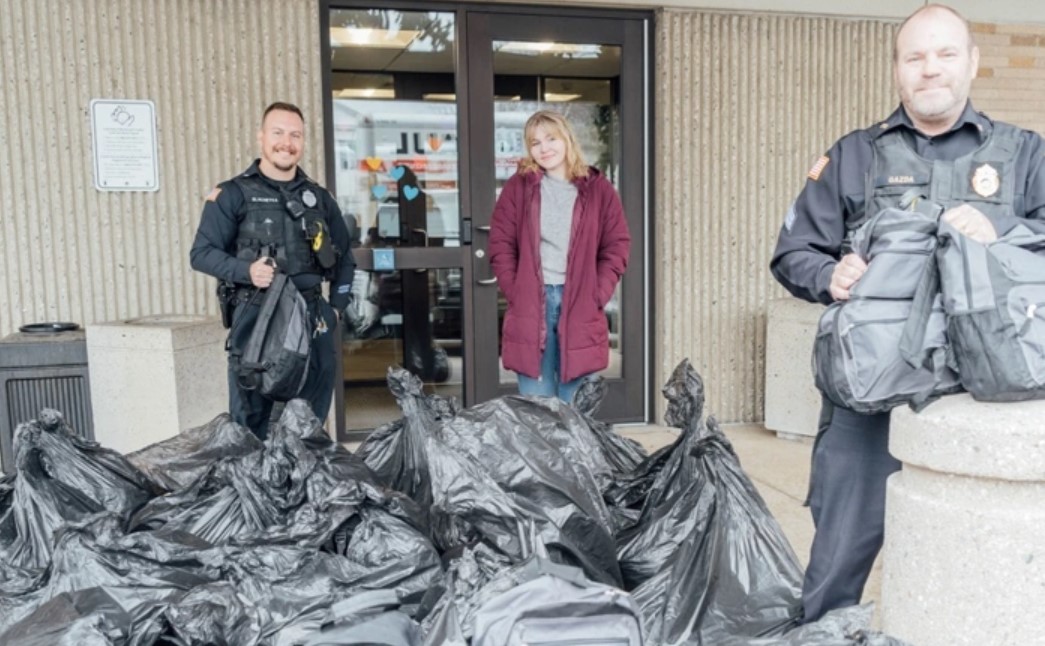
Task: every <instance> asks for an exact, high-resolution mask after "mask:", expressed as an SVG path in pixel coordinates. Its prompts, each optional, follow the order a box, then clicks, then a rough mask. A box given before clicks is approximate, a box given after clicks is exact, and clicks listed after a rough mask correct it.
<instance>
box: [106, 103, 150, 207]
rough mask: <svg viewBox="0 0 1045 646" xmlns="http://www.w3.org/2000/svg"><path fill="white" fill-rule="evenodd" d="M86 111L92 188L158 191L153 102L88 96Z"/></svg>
mask: <svg viewBox="0 0 1045 646" xmlns="http://www.w3.org/2000/svg"><path fill="white" fill-rule="evenodd" d="M90 114H91V141H92V144H93V147H94V187H95V188H96V189H98V190H99V191H158V190H159V188H160V166H159V155H158V154H157V150H156V106H155V105H154V104H153V102H152V101H137V100H126V101H124V100H117V99H92V100H91V105H90Z"/></svg>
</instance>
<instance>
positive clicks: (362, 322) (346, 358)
mask: <svg viewBox="0 0 1045 646" xmlns="http://www.w3.org/2000/svg"><path fill="white" fill-rule="evenodd" d="M461 275H462V272H461V269H460V268H459V267H450V268H442V269H400V270H398V271H391V272H377V271H362V270H359V271H357V272H356V277H355V281H354V282H353V285H352V292H353V295H354V296H355V305H354V307H353V310H352V314H351V315H350V316H348V317H346V319H345V324H344V325H342V344H341V356H342V359H343V361H342V365H343V378H344V382H345V408H346V411H345V419H346V422H347V423H346V428H348V429H349V430H362V429H370V428H374V427H376V426H379V425H381V424H384V423H386V422H389V421H392V420H394V419H397V418H398V417H400V413H399V409H398V407H397V406H396V403H395V399H394V398H393V397H392V394H391V393H390V392H389V390H388V385H387V382H386V377H387V374H388V367H389V366H402V367H404V368H406V369H407V370H409V371H410V372H412V373H414V374H415V375H418V376H419V377H421V380H422V381H423V382H424V383H425V390H426V392H432V393H438V394H440V395H445V396H454V397H457V398H458V400H461V399H462V397H463V383H464V380H463V377H462V375H463V367H462V359H463V356H462V354H463V353H462V345H463V344H462V342H461V341H462V339H461V330H462V325H461Z"/></svg>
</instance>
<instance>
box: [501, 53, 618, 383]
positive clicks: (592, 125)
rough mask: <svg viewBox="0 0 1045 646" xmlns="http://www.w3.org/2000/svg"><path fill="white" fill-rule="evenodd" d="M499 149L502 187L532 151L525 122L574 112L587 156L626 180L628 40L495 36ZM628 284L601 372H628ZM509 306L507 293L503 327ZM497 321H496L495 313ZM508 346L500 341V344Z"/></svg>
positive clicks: (611, 312)
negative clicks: (623, 130) (623, 83)
mask: <svg viewBox="0 0 1045 646" xmlns="http://www.w3.org/2000/svg"><path fill="white" fill-rule="evenodd" d="M493 50H494V51H493V61H494V105H493V110H494V150H495V159H496V169H495V175H496V180H497V181H496V191H497V194H498V195H499V194H500V191H501V187H502V186H504V183H505V182H507V181H508V179H509V178H510V177H511V176H512V175H513V174H514V173H515V171H516V168H517V167H518V164H519V162H520V161H522V159H523V158H524V156H525V154H526V148H525V145H526V144H525V142H524V141H523V127H524V125H525V123H526V119H527V118H529V116H530V115H531V114H533V113H534V112H536V111H537V110H556V111H558V112H561V113H562V114H564V115H565V116H566V119H567V121H569V123H570V126H571V127H572V128H573V131H574V132H575V133H576V135H577V138H578V141H579V144H580V148H581V152H582V153H583V155H584V158H585V159H586V160H587V162H588V163H589V164H590V165H592V166H595V167H596V168H598V169H599V170H600V171H601V172H602V173H603V174H604V175H606V177H607V178H608V179H609V180H610V182H611V183H612V184H613V185H614V186H619V177H618V174H619V168H620V150H621V138H620V110H619V108H620V105H619V100H618V90H619V86H620V69H621V66H620V60H621V48H620V47H617V46H607V45H592V44H577V43H551V42H528V41H494V43H493ZM620 303H621V287H620V285H618V286H617V290H616V293H615V294H614V296H613V298H612V299H611V300H610V302H609V304H607V306H606V318H607V321H608V324H609V330H610V363H609V366H608V367H607V368H606V369H605V370H603V371H602V372H600V373H599V374H600V375H602V376H604V377H607V378H620V377H621V375H622V372H621V368H622V360H621V357H622V351H623V348H622V341H623V338H624V337H623V334H622V329H621V328H622V325H621V322H622V320H621V319H622V317H621V314H620ZM504 310H505V301H504V296H503V295H501V296H500V297H499V302H498V317H497V333H498V339H499V338H500V336H499V335H500V332H501V324H502V322H503V317H504ZM490 324H491V325H492V324H493V322H492V321H491V322H490ZM498 347H500V344H498ZM500 381H501V384H502V385H503V386H509V387H515V384H516V377H515V373H513V372H511V371H508V370H505V369H504V367H503V365H501V366H500Z"/></svg>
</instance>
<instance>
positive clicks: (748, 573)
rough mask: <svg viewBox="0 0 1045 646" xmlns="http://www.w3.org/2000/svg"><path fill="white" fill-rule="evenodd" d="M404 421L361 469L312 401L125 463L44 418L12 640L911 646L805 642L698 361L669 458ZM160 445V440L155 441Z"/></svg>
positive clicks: (371, 450) (277, 645)
mask: <svg viewBox="0 0 1045 646" xmlns="http://www.w3.org/2000/svg"><path fill="white" fill-rule="evenodd" d="M388 383H389V387H390V388H391V390H392V392H393V393H394V394H395V396H396V398H397V399H398V401H399V405H400V407H401V408H402V411H403V417H402V419H400V420H399V421H397V422H395V423H393V424H389V425H387V426H385V427H382V428H380V429H378V430H377V431H375V432H374V433H373V434H372V435H371V436H370V437H369V438H368V440H367V441H366V442H365V443H364V444H363V445H362V446H361V447H360V448H359V450H358V451H357V452H356V453H355V454H353V453H351V452H349V451H348V450H346V449H345V448H343V447H342V446H340V445H339V444H336V443H334V442H332V441H331V440H330V439H329V438H328V437H327V435H326V433H325V432H324V431H323V429H322V427H321V423H320V421H319V420H317V419H316V418H315V416H314V415H313V414H312V413H311V411H310V409H309V407H308V406H307V404H306V403H305V402H303V401H299V400H295V401H292V402H290V403H288V404H287V405H286V407H285V408H284V410H283V412H282V415H281V417H280V419H279V421H278V423H275V424H273V425H272V427H271V429H270V434H269V438H268V439H267V440H265V441H264V442H261V441H259V440H257V439H256V438H255V437H254V436H253V435H252V434H251V433H250V432H249V431H247V430H246V429H244V428H243V427H240V426H239V425H237V424H235V423H234V422H232V421H231V420H230V419H229V417H228V416H227V415H221V416H219V417H218V418H216V419H215V420H213V421H212V422H211V423H209V424H208V425H206V426H203V427H200V428H197V429H193V430H191V431H188V432H186V433H183V434H181V435H179V436H178V437H175V438H172V439H170V440H168V441H165V442H161V443H159V444H156V445H153V446H151V447H148V448H146V449H143V450H141V451H139V452H137V453H134V454H131V455H128V456H122V455H120V454H118V453H116V452H114V451H111V450H108V449H105V448H102V447H100V446H98V445H97V444H95V443H93V442H88V441H85V440H83V439H81V438H79V437H78V436H77V435H76V434H75V433H74V432H73V431H72V429H70V428H68V426H67V425H66V424H65V422H64V421H63V419H62V417H61V415H60V413H57V412H56V411H51V410H45V411H43V412H42V413H41V414H40V417H39V419H37V420H35V421H33V422H29V423H26V424H22V425H20V426H19V427H18V429H17V431H16V435H15V447H16V448H15V451H16V464H17V468H16V472H15V473H14V474H12V475H9V476H6V477H3V478H2V479H0V643H2V644H6V645H16V644H19V645H26V646H28V645H34V646H35V645H41V646H43V645H47V646H53V645H56V644H70V645H71V644H76V645H77V646H93V645H96V644H97V645H103V644H104V645H110V644H121V645H123V644H128V645H135V646H137V645H146V644H176V645H190V644H192V645H196V644H199V645H202V644H229V645H233V644H235V645H240V644H243V645H253V644H270V645H273V646H291V645H318V644H390V645H402V644H432V645H435V644H453V645H462V646H463V645H467V644H472V645H475V646H490V645H493V644H522V643H531V644H532V643H546V644H580V643H584V644H640V643H642V644H649V645H659V644H709V645H710V644H715V645H726V646H799V645H806V644H818V645H823V646H828V645H830V646H835V645H838V646H841V645H849V644H870V645H876V646H886V645H895V644H899V642H897V641H895V640H892V639H890V638H888V637H885V636H883V635H880V634H876V633H873V632H871V631H869V630H867V626H868V624H869V622H870V609H869V608H866V607H854V608H851V609H845V610H842V611H836V612H835V613H833V614H831V615H828V616H827V617H825V618H824V619H822V620H821V621H820V622H817V623H815V624H809V625H805V626H801V627H796V626H795V618H796V616H797V615H798V614H800V608H799V592H800V584H801V578H802V571H801V568H800V566H799V564H798V561H797V559H796V558H795V555H794V553H793V551H792V549H791V547H790V546H789V545H788V543H787V540H786V539H785V537H784V535H783V532H782V531H781V529H780V527H779V526H778V524H777V523H776V521H775V520H774V519H773V517H772V516H771V515H770V513H769V511H768V510H767V508H766V506H765V504H764V502H763V501H762V499H761V497H760V496H759V495H758V493H757V492H756V490H755V488H754V486H753V485H752V484H751V482H750V481H749V480H748V478H747V477H746V476H745V475H744V472H743V471H742V470H741V468H740V464H739V462H738V460H737V457H736V455H735V453H734V452H733V449H732V447H731V446H730V444H729V442H728V440H727V439H726V438H725V436H724V435H723V434H722V432H721V431H720V429H719V427H718V424H717V422H716V421H715V420H714V418H710V417H709V418H707V419H705V418H704V416H703V406H704V391H703V383H702V381H701V379H700V377H699V376H698V375H697V373H696V372H695V371H694V370H693V368H692V366H690V364H689V362H688V361H683V362H682V363H681V364H680V365H679V366H678V368H677V369H676V370H675V372H674V374H673V375H672V377H671V379H670V381H669V382H668V383H667V385H666V386H665V387H664V389H663V392H664V395H665V397H666V398H667V399H668V409H667V421H668V423H669V424H671V425H672V426H675V427H677V428H679V429H680V430H681V433H680V435H679V438H678V440H677V441H676V442H675V443H674V444H672V445H671V446H667V447H664V448H663V449H661V450H659V451H657V452H656V453H654V454H653V455H648V456H647V455H646V454H645V451H644V450H643V449H642V448H641V447H640V446H639V445H638V444H636V443H634V442H632V441H630V440H627V439H624V438H622V437H621V436H619V435H616V434H615V433H613V432H612V430H611V429H610V428H609V427H608V426H607V425H606V424H604V423H602V422H599V421H597V420H596V419H595V418H594V414H595V410H596V409H597V407H598V405H599V403H600V401H601V399H602V397H603V395H604V393H605V388H604V386H603V384H602V383H601V382H600V381H598V380H591V381H588V382H586V383H585V384H584V385H583V386H582V388H581V390H580V391H579V392H578V395H577V397H576V399H575V401H574V404H573V406H568V405H566V404H564V403H562V402H560V401H558V400H553V399H533V398H524V397H515V396H513V397H504V398H501V399H498V400H494V401H490V402H487V403H484V404H480V405H478V406H474V407H472V408H469V409H464V410H461V409H460V408H459V407H458V406H457V404H456V402H455V401H454V400H450V399H445V398H442V397H439V396H436V395H426V394H425V393H424V391H423V389H422V384H421V382H420V381H419V380H418V379H417V378H416V377H414V376H413V375H411V374H410V373H408V372H406V371H403V370H392V371H390V372H389V378H388ZM145 423H148V422H147V421H146V420H143V424H145Z"/></svg>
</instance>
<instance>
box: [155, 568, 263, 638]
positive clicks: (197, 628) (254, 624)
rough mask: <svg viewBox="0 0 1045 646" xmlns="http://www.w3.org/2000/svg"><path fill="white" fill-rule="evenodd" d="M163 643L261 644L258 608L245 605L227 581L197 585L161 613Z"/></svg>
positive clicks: (261, 619)
mask: <svg viewBox="0 0 1045 646" xmlns="http://www.w3.org/2000/svg"><path fill="white" fill-rule="evenodd" d="M163 619H164V624H165V628H166V630H165V631H164V637H165V639H166V640H167V641H172V642H174V643H177V644H193V645H195V644H200V645H202V644H237V645H240V646H250V645H252V644H258V643H260V641H261V634H262V633H261V626H262V621H263V617H262V612H261V609H260V608H258V607H256V606H254V605H252V604H248V603H245V602H244V600H243V598H242V597H241V596H240V595H239V594H237V592H236V588H235V586H233V585H232V584H231V583H229V582H228V581H217V582H215V583H209V584H205V585H200V586H197V587H195V588H192V589H191V590H188V591H186V592H185V593H184V594H182V595H179V596H178V597H177V598H175V599H171V601H170V603H169V604H168V605H167V608H166V609H165V610H164V613H163Z"/></svg>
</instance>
